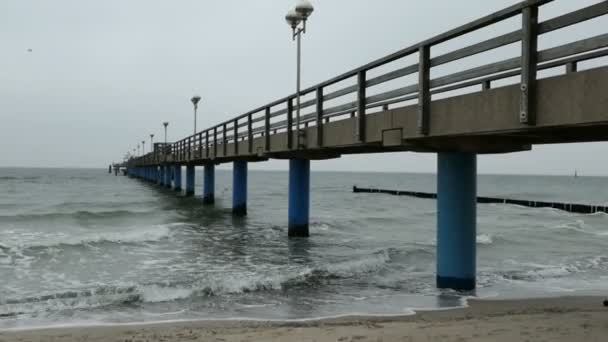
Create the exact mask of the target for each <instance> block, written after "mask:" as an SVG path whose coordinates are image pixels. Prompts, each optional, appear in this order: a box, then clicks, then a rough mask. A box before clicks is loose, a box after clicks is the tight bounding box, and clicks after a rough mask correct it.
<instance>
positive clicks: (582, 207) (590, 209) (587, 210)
mask: <svg viewBox="0 0 608 342" xmlns="http://www.w3.org/2000/svg"><path fill="white" fill-rule="evenodd" d="M353 192H356V193H381V194H388V195H394V196H410V197H417V198H427V199H436V198H437V194H436V193H431V192H420V191H405V190H387V189H371V188H359V187H357V186H353ZM477 203H502V204H514V205H521V206H524V207H531V208H554V209H558V210H563V211H567V212H570V213H579V214H593V213H597V212H603V213H608V206H602V205H588V204H579V203H563V202H546V201H531V200H520V199H512V198H499V197H483V196H478V197H477Z"/></svg>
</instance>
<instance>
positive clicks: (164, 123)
mask: <svg viewBox="0 0 608 342" xmlns="http://www.w3.org/2000/svg"><path fill="white" fill-rule="evenodd" d="M163 126H165V145H167V126H169V123H168V122H163Z"/></svg>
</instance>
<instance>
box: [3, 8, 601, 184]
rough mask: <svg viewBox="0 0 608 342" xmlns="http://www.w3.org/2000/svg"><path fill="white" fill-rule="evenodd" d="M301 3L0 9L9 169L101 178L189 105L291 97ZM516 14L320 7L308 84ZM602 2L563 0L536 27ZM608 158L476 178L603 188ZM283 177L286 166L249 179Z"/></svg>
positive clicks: (550, 154)
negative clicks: (74, 171)
mask: <svg viewBox="0 0 608 342" xmlns="http://www.w3.org/2000/svg"><path fill="white" fill-rule="evenodd" d="M294 2H295V1H294V0H255V1H251V0H247V1H246V0H221V1H220V0H216V1H203V0H182V1H159V0H128V1H127V0H104V1H98V0H53V1H48V0H2V1H0V120H1V122H2V134H0V146H2V152H0V156H1V158H0V166H52V167H56V166H59V167H61V166H78V167H105V165H107V164H108V163H110V162H111V161H113V160H120V159H121V158H122V156H123V155H124V153H125V152H126V151H128V150H129V149H132V148H133V147H135V146H136V145H137V143H138V142H140V141H141V140H143V139H146V141H149V138H148V135H149V134H150V133H154V134H156V135H157V137H161V136H162V126H161V123H162V122H163V121H170V122H171V124H170V127H169V140H174V139H176V138H181V137H184V136H186V135H188V134H190V133H191V127H192V107H191V106H192V105H191V103H190V102H189V98H190V96H191V95H192V94H193V93H199V94H200V95H201V96H202V97H203V100H202V105H201V110H200V114H199V128H203V127H206V126H209V125H211V124H215V123H217V122H220V121H223V120H226V119H229V118H230V117H233V116H235V115H237V114H241V113H243V112H246V111H247V110H249V109H252V108H254V107H257V106H260V105H263V104H265V103H267V102H270V101H272V100H275V99H277V98H279V97H282V96H285V95H288V94H290V93H293V92H294V84H295V72H294V70H295V69H294V68H295V45H294V43H293V42H292V40H291V37H290V30H289V28H288V26H287V25H286V24H285V22H284V15H285V13H286V12H287V10H288V9H289V8H290V7H291V6H292V5H293V3H294ZM516 2H518V1H516V0H491V1H488V0H467V1H454V0H425V1H419V0H313V3H314V5H315V7H316V11H315V13H314V14H313V17H312V18H311V20H310V25H309V31H308V33H307V35H306V36H305V38H304V66H303V68H304V75H303V83H304V85H305V86H306V85H312V84H314V83H317V82H320V81H323V80H325V79H327V78H330V77H332V76H335V75H337V74H339V73H342V72H344V71H347V70H350V69H352V68H354V67H357V66H359V65H362V64H364V63H367V62H369V61H371V60H373V59H376V58H379V57H382V56H384V55H386V54H388V53H391V52H394V51H396V50H398V49H400V48H403V47H405V46H408V45H411V44H413V43H416V42H418V41H420V40H423V39H426V38H429V37H430V36H432V35H435V34H438V33H441V32H442V31H445V30H447V29H450V28H453V27H455V26H458V25H461V24H464V23H466V22H468V21H470V20H473V19H476V18H478V17H480V16H482V15H485V14H488V13H491V12H493V11H496V10H498V9H501V8H503V7H506V6H508V5H511V4H514V3H516ZM597 2H600V1H597V0H596V1H591V0H589V1H588V0H576V1H572V0H557V1H555V3H553V4H551V5H550V6H548V7H547V8H546V9H544V10H543V12H541V19H542V18H543V17H544V18H547V17H551V16H555V15H557V14H560V13H564V12H565V11H567V10H571V9H574V8H579V7H582V6H585V5H589V4H593V3H597ZM602 21H603V22H602ZM605 21H606V19H605V18H601V19H600V20H594V21H592V22H589V23H588V24H587V25H586V26H585V27H586V28H588V29H583V30H579V33H578V34H580V32H582V31H585V32H586V31H589V30H591V31H593V30H596V31H597V30H600V31H601V33H605V27H606V22H605ZM513 23H517V21H514V22H513ZM602 25H603V27H604V28H602V29H600V28H601V27H602ZM506 28H507V29H508V27H506ZM513 28H515V27H512V28H511V29H513ZM505 32H506V31H505ZM558 34H559V35H562V33H558ZM563 34H566V35H570V34H571V33H563ZM576 34H577V33H572V37H574V36H576ZM554 38H555V37H554ZM558 38H560V40H561V38H562V37H558ZM541 43H542V41H541ZM562 43H563V42H562ZM28 49H32V50H33V51H32V52H28V51H27V50H28ZM147 148H149V143H148V144H147ZM607 152H608V144H606V143H594V144H572V145H555V146H537V147H535V148H534V150H533V151H532V152H524V153H515V154H509V155H495V156H481V157H480V159H479V170H480V172H484V173H544V174H570V173H572V172H573V169H574V168H575V167H576V168H578V169H579V172H580V173H583V174H600V175H605V174H607V173H608V161H607V160H606V158H605V156H606V155H608V153H607ZM312 165H313V166H312V167H313V170H349V171H405V172H434V171H435V168H436V165H435V156H434V155H433V154H415V153H394V154H376V155H357V156H345V157H343V158H340V159H336V160H329V161H316V162H313V164H312ZM286 167H287V162H286V161H271V162H267V163H258V164H255V165H252V166H251V168H252V169H263V168H269V169H285V168H286Z"/></svg>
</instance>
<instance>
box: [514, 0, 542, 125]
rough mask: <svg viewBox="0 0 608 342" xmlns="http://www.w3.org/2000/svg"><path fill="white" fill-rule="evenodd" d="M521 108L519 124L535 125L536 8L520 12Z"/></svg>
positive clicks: (530, 7)
mask: <svg viewBox="0 0 608 342" xmlns="http://www.w3.org/2000/svg"><path fill="white" fill-rule="evenodd" d="M522 34H523V37H522V53H521V85H520V88H521V106H520V111H519V122H520V123H522V124H528V125H534V124H536V73H537V62H538V56H537V55H538V50H537V49H538V7H537V6H529V7H526V8H524V9H523V11H522Z"/></svg>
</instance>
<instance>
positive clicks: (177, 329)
mask: <svg viewBox="0 0 608 342" xmlns="http://www.w3.org/2000/svg"><path fill="white" fill-rule="evenodd" d="M603 300H604V298H603V297H597V296H587V297H582V296H576V297H552V298H535V299H519V300H486V299H484V300H476V299H473V300H469V305H468V306H467V307H466V308H456V309H449V310H432V311H418V312H417V313H416V314H415V315H405V316H345V317H340V318H328V319H320V320H301V321H255V320H217V321H215V320H203V321H179V322H162V323H144V324H118V325H100V326H77V327H52V328H39V329H31V330H27V329H24V330H5V331H0V342H17V341H20V342H24V341H32V342H37V341H41V342H42V341H68V342H80V341H121V342H125V341H129V342H131V341H133V342H135V341H149V342H152V341H284V340H291V341H318V342H324V341H373V342H377V341H418V340H422V341H428V340H432V341H526V340H529V341H542V340H547V341H605V340H606V338H607V336H608V308H607V307H604V306H603V303H602V302H603Z"/></svg>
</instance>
